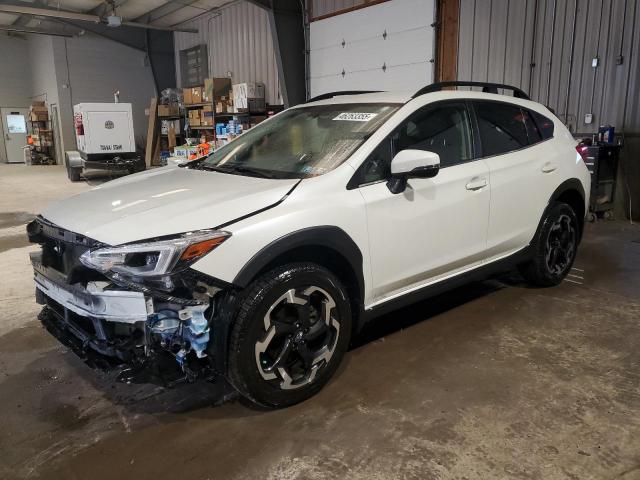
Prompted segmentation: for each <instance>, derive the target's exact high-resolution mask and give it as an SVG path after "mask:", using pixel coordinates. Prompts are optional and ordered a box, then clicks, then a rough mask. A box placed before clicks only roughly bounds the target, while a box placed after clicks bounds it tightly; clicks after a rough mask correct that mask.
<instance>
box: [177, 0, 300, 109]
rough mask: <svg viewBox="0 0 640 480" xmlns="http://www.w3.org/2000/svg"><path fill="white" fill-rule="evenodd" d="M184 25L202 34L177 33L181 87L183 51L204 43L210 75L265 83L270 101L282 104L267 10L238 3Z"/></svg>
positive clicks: (235, 80) (267, 98) (242, 2)
mask: <svg viewBox="0 0 640 480" xmlns="http://www.w3.org/2000/svg"><path fill="white" fill-rule="evenodd" d="M181 26H182V27H187V28H189V27H191V28H197V29H198V33H185V32H175V34H174V42H175V51H176V52H175V57H176V61H175V64H176V76H177V77H178V86H181V85H182V83H181V79H180V50H184V49H186V48H191V47H194V46H196V45H203V44H204V45H207V50H208V54H209V75H210V76H212V77H226V76H227V74H228V72H231V74H232V81H233V83H242V82H261V83H264V84H265V97H266V101H267V102H268V103H271V104H281V103H282V97H281V95H280V83H279V81H278V66H277V63H276V56H275V51H274V43H273V37H272V35H271V27H270V24H269V18H268V16H267V13H266V11H265V10H264V9H262V8H260V7H258V6H256V5H253V4H252V3H249V2H247V1H240V2H234V3H232V4H229V5H228V6H225V7H222V8H221V9H219V10H216V11H214V12H211V13H208V14H205V15H202V16H200V17H198V18H196V19H194V20H192V21H189V22H186V23H184V24H182V25H181ZM301 48H303V47H302V46H301Z"/></svg>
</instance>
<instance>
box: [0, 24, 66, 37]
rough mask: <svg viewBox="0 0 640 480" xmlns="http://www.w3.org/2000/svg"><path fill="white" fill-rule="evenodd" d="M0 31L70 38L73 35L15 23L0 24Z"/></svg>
mask: <svg viewBox="0 0 640 480" xmlns="http://www.w3.org/2000/svg"><path fill="white" fill-rule="evenodd" d="M0 31H2V32H14V33H29V34H36V35H51V36H54V37H67V38H71V37H73V36H74V35H73V34H72V33H65V32H61V31H56V30H48V29H46V28H35V27H22V26H19V25H18V26H16V25H1V26H0Z"/></svg>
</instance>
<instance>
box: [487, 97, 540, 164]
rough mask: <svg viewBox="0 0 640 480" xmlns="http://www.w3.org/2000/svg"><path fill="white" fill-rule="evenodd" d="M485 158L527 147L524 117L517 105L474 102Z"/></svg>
mask: <svg viewBox="0 0 640 480" xmlns="http://www.w3.org/2000/svg"><path fill="white" fill-rule="evenodd" d="M474 107H475V111H476V118H477V119H478V129H479V130H480V138H481V140H482V154H483V156H485V157H492V156H494V155H501V154H503V153H507V152H511V151H513V150H519V149H521V148H524V147H527V146H528V145H529V137H528V135H527V127H526V125H525V121H524V115H523V114H522V111H521V110H520V107H518V106H517V105H510V104H508V103H502V102H474Z"/></svg>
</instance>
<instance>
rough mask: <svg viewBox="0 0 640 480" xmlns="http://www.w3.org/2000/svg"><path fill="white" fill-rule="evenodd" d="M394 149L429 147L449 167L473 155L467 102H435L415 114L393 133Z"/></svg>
mask: <svg viewBox="0 0 640 480" xmlns="http://www.w3.org/2000/svg"><path fill="white" fill-rule="evenodd" d="M393 144H394V151H395V153H398V152H400V151H402V150H407V149H412V150H426V151H429V152H434V153H437V154H438V155H439V156H440V166H441V167H450V166H452V165H456V164H458V163H462V162H466V161H469V160H471V159H472V158H473V140H472V137H471V128H470V122H469V114H468V112H467V108H466V106H465V105H464V103H447V104H435V105H431V106H428V107H426V108H424V109H422V110H420V111H419V112H418V113H417V114H416V115H413V116H412V118H410V119H409V120H408V121H407V122H406V123H405V124H404V125H402V127H401V128H400V129H399V130H398V131H397V132H396V134H395V135H394V136H393Z"/></svg>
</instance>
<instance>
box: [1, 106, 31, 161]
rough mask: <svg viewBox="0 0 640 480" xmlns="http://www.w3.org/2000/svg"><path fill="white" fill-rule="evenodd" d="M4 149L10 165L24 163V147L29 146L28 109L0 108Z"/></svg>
mask: <svg viewBox="0 0 640 480" xmlns="http://www.w3.org/2000/svg"><path fill="white" fill-rule="evenodd" d="M0 115H2V129H3V134H4V148H5V150H6V153H7V162H8V163H24V147H25V146H26V145H27V118H28V117H29V109H28V108H9V107H2V108H0Z"/></svg>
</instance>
